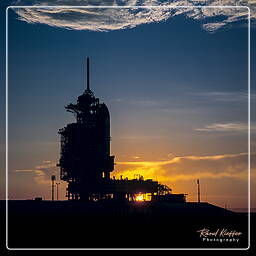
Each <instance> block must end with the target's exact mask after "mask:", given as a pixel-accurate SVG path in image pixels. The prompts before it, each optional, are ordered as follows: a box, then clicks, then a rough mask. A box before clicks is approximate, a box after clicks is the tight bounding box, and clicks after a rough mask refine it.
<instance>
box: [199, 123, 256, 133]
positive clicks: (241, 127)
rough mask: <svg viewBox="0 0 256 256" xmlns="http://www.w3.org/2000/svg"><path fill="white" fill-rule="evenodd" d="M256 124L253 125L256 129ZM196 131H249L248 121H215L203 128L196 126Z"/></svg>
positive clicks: (252, 128)
mask: <svg viewBox="0 0 256 256" xmlns="http://www.w3.org/2000/svg"><path fill="white" fill-rule="evenodd" d="M254 129H255V126H254V125H253V126H252V127H251V130H254ZM195 130H196V131H203V132H248V124H247V123H213V124H209V125H206V126H204V127H202V128H196V129H195Z"/></svg>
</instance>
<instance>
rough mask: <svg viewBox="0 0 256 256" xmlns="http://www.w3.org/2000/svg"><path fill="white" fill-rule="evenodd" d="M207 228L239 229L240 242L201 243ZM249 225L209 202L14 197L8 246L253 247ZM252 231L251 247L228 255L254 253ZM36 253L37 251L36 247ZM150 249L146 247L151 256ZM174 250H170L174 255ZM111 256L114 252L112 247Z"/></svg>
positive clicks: (241, 217) (245, 218) (242, 217)
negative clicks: (138, 201) (21, 199)
mask: <svg viewBox="0 0 256 256" xmlns="http://www.w3.org/2000/svg"><path fill="white" fill-rule="evenodd" d="M0 206H1V219H2V225H1V231H2V232H1V235H2V236H1V237H2V238H4V236H5V201H1V202H0ZM254 224H255V214H251V227H253V226H254ZM203 228H207V229H209V230H210V231H216V230H217V229H220V230H221V229H223V228H224V229H227V230H228V231H231V230H236V231H238V232H242V234H241V235H240V236H239V237H235V238H236V239H237V238H239V241H238V242H226V241H223V242H219V241H215V242H207V241H202V238H200V236H199V233H198V232H197V231H198V230H201V229H203ZM247 229H248V215H247V214H246V213H234V212H231V211H227V210H225V209H222V208H219V207H216V206H213V205H210V204H207V203H200V204H198V203H186V204H173V203H163V202H161V203H150V202H148V203H145V202H144V203H129V204H127V203H126V204H124V203H123V204H116V203H113V202H112V203H111V202H104V203H103V202H101V203H99V202H98V203H82V202H68V201H63V202H61V201H59V202H51V201H42V202H36V201H30V200H27V201H9V214H8V247H9V248H246V247H248V230H247ZM251 231H252V239H251V249H250V250H246V251H245V250H243V251H241V250H240V251H226V253H230V255H249V253H250V252H252V251H253V250H254V251H255V239H254V238H255V235H254V234H255V232H254V230H253V228H251ZM216 238H219V237H216ZM4 241H5V239H1V246H2V248H4V246H5V245H4ZM5 250H6V249H5ZM14 252H17V251H9V253H13V255H16V254H14ZM33 252H34V254H35V251H33ZM37 252H38V251H37ZM40 252H41V253H43V252H42V251H39V253H40ZM48 252H49V251H48ZM80 252H81V251H80ZM87 252H88V251H87ZM125 252H126V253H127V251H125ZM129 252H131V251H129ZM151 252H152V251H147V255H148V254H150V253H151ZM174 252H175V251H169V252H168V253H169V254H172V255H173V253H174ZM217 252H219V253H220V251H182V252H181V251H180V253H183V254H186V255H192V254H195V255H199V254H200V253H203V254H202V255H206V254H208V253H209V254H210V253H211V254H213V253H217ZM18 253H24V251H23V252H22V251H18ZM44 253H45V251H44ZM83 253H86V251H83ZM108 253H110V251H109V252H108ZM133 253H134V251H133ZM141 253H142V252H141ZM238 253H239V254H238ZM27 254H28V253H26V254H25V255H27ZM62 254H64V251H62V253H61V255H62ZM72 254H73V253H72ZM119 254H120V253H119ZM222 254H223V253H222ZM73 255H74V254H73ZM110 255H113V251H112V253H111V254H110ZM157 255H159V252H158V253H157Z"/></svg>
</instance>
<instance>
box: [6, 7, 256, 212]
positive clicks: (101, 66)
mask: <svg viewBox="0 0 256 256" xmlns="http://www.w3.org/2000/svg"><path fill="white" fill-rule="evenodd" d="M216 19H217V18H216ZM8 21H9V28H8V29H9V30H8V31H9V147H10V151H9V159H10V162H9V173H10V180H11V186H10V189H11V195H12V197H13V198H25V197H28V196H30V195H31V196H33V195H42V194H43V195H44V197H46V198H47V196H48V194H47V193H48V190H47V186H48V185H47V181H45V180H44V178H45V176H46V175H48V176H49V175H50V174H51V173H52V172H56V171H57V168H55V167H54V164H56V162H57V160H58V158H59V135H58V134H57V131H58V129H59V128H62V127H63V126H65V125H66V124H67V123H68V122H71V121H73V118H72V115H71V114H69V113H66V112H65V109H64V106H65V105H67V104H68V103H70V102H75V101H76V98H77V96H78V95H80V94H81V93H82V92H83V90H84V89H85V76H86V73H85V70H86V67H85V58H86V57H87V56H89V57H90V59H91V88H92V90H93V91H94V93H95V95H96V96H97V97H99V98H100V99H101V100H102V101H104V102H105V103H106V104H107V106H108V107H109V109H110V113H111V136H112V153H113V154H114V155H115V156H116V161H117V162H118V164H119V165H117V170H116V171H117V173H120V174H121V173H122V172H123V173H125V174H127V173H129V171H131V168H130V165H131V164H130V163H128V162H133V161H135V160H136V161H141V162H142V163H144V162H151V163H152V164H154V163H155V165H154V168H152V169H148V170H146V169H145V168H144V167H143V164H141V166H140V165H139V167H138V168H140V169H143V168H144V169H143V170H142V171H144V173H143V174H144V175H147V174H151V175H152V176H153V178H158V179H160V180H161V178H163V173H165V175H166V177H165V179H163V181H164V182H167V184H168V185H169V184H170V185H171V186H174V187H175V186H176V188H177V190H178V192H189V193H190V194H191V195H192V196H191V199H193V193H194V192H193V186H192V185H191V184H192V183H193V179H195V177H196V176H195V175H202V179H205V184H207V186H208V187H209V195H208V200H212V202H214V203H216V202H217V203H218V202H219V203H220V202H221V203H222V202H224V201H221V200H222V199H220V198H221V196H223V194H224V195H226V197H227V198H231V199H229V200H231V201H232V200H233V201H232V203H231V204H232V205H233V206H234V207H236V206H237V207H238V206H239V207H240V206H243V207H244V206H246V188H247V186H246V178H245V176H244V175H245V173H246V163H244V158H243V154H245V153H246V152H247V133H246V122H247V98H246V97H247V96H246V94H247V82H248V81H247V74H248V67H247V62H248V56H247V54H248V52H247V50H248V49H247V45H248V41H247V39H248V38H247V32H248V31H247V27H246V25H245V24H244V23H237V25H236V26H232V27H223V28H220V29H218V30H216V31H214V33H212V32H209V31H207V30H205V29H203V27H202V21H201V20H192V19H188V18H187V17H185V16H182V15H181V16H177V17H172V18H170V19H167V20H166V21H165V20H162V21H161V22H155V23H149V24H140V25H138V26H136V27H134V28H128V29H116V30H111V31H108V32H98V31H88V30H72V29H64V28H61V27H52V26H49V25H47V24H38V23H36V24H30V23H27V22H26V21H21V20H19V19H18V15H17V14H16V13H15V12H14V11H12V10H10V11H9V19H8ZM1 22H2V23H3V22H4V20H1ZM2 25H3V24H2ZM253 31H254V29H253ZM1 38H2V39H1V41H2V42H1V44H2V45H3V43H4V42H3V37H1ZM252 53H253V54H254V52H252ZM1 55H2V58H1V59H4V56H3V51H1ZM2 70H3V68H2ZM1 80H2V81H3V83H1V84H4V76H1ZM254 81H255V75H254V73H253V76H252V84H253V82H254ZM1 97H3V96H1ZM252 97H253V98H255V94H254V88H252ZM3 139H4V137H3V136H2V141H3ZM254 147H255V145H252V151H255V148H254ZM241 154H242V155H241ZM220 155H221V156H223V158H224V159H228V160H225V161H226V162H225V161H224V160H223V161H222V162H221V163H216V162H214V164H212V163H208V162H205V161H208V160H209V161H212V160H213V159H215V158H213V157H214V156H220ZM230 155H232V157H230ZM191 156H193V157H195V158H197V159H198V161H201V160H202V159H201V158H200V157H202V156H204V157H206V158H205V159H203V161H204V162H203V163H202V162H200V163H199V162H198V163H196V164H195V163H194V162H193V163H190V166H192V167H191V172H189V171H187V170H186V172H185V171H184V166H185V165H184V166H181V167H175V171H174V170H173V169H172V168H170V166H169V165H168V164H172V161H171V160H170V159H172V158H174V157H180V159H181V161H190V160H191ZM184 157H185V158H184ZM186 157H187V158H186ZM207 157H208V158H207ZM209 157H212V158H209ZM236 157H237V159H239V161H241V162H239V161H238V160H237V159H236V160H234V161H233V160H232V162H229V160H230V159H231V158H232V159H235V158H236ZM245 159H246V158H245ZM159 161H167V162H164V164H161V166H162V165H164V166H165V168H166V169H165V172H163V170H162V169H161V168H160V167H159V164H157V163H158V162H159ZM168 161H169V162H168ZM224 162H225V164H224ZM184 164H185V163H184ZM194 164H195V169H193V168H194V167H193V166H194ZM206 164H207V166H211V168H209V170H207V173H204V171H203V169H204V168H206ZM166 165H167V166H166ZM239 166H240V167H241V166H242V167H241V168H244V169H241V170H240V169H239V168H240V167H239ZM136 168H137V167H136ZM159 168H160V169H159ZM179 168H181V169H179ZM187 168H188V166H187V167H186V169H187ZM196 168H198V171H195V170H196ZM216 168H219V169H218V171H216ZM230 168H233V169H234V170H235V171H234V172H232V171H229V170H230ZM153 169H154V170H153ZM238 169H239V170H238ZM36 170H37V172H35V171H36ZM155 170H157V173H156V171H155ZM166 170H167V171H166ZM177 170H178V171H179V173H178V174H177V173H176V171H177ZM40 171H41V172H40ZM131 173H132V171H131ZM166 173H167V174H166ZM200 173H201V174H200ZM127 175H129V174H127ZM214 175H215V176H214ZM40 176H41V178H42V179H40ZM48 176H47V177H48ZM38 177H39V178H38ZM177 177H178V178H177ZM168 179H169V180H168ZM216 179H217V181H218V183H219V184H220V185H218V186H220V188H219V191H220V192H218V193H216V183H215V181H216ZM27 183H29V184H30V185H28V186H27V187H26V189H24V184H27ZM214 183H215V184H214ZM188 184H190V185H189V186H188ZM233 186H240V187H241V191H242V192H241V193H242V197H241V198H240V199H239V200H238V201H239V204H237V203H235V200H236V199H234V198H236V197H237V196H238V194H236V192H234V191H233V189H232V187H233ZM186 187H189V188H188V190H189V191H182V189H184V188H186ZM227 188H228V189H227ZM63 190H64V185H63ZM226 190H227V191H226ZM224 191H226V194H225V193H224ZM37 193H38V194H37ZM220 193H221V194H222V195H220ZM232 198H233V199H232ZM223 200H224V199H223ZM225 200H227V199H225Z"/></svg>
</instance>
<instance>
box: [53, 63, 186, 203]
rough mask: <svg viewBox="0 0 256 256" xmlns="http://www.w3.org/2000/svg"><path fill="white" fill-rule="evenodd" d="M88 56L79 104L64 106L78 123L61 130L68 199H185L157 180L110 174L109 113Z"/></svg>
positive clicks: (61, 167)
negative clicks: (95, 85) (92, 77)
mask: <svg viewBox="0 0 256 256" xmlns="http://www.w3.org/2000/svg"><path fill="white" fill-rule="evenodd" d="M89 67H90V66H89V58H87V87H86V90H85V91H84V93H83V94H82V95H80V96H79V97H78V99H77V103H76V104H72V103H71V104H69V105H67V106H66V107H65V108H66V110H67V111H68V112H71V113H72V114H74V116H75V119H76V122H74V123H70V124H67V125H66V126H65V127H64V128H62V129H60V130H59V134H60V135H61V153H60V160H59V164H58V166H59V167H60V178H61V179H62V180H63V181H66V182H67V183H68V186H67V195H66V196H67V197H68V200H81V201H98V200H117V201H133V200H135V197H136V195H138V194H141V195H145V194H149V196H150V199H151V200H152V201H153V200H155V201H161V200H167V201H172V202H185V201H186V199H185V194H173V193H172V191H171V189H170V188H169V187H167V186H165V185H162V184H160V183H159V182H157V181H154V180H151V179H147V180H144V179H143V177H142V176H141V175H137V177H135V178H134V179H130V180H129V179H128V178H125V179H123V178H122V176H121V178H120V179H115V178H114V177H113V178H111V177H110V173H111V172H112V171H113V170H114V156H112V155H111V154H110V114H109V111H108V108H107V106H106V105H105V104H104V103H100V100H99V99H98V98H96V97H95V96H94V93H93V92H92V91H91V89H90V77H89V74H90V72H89V71H90V70H89Z"/></svg>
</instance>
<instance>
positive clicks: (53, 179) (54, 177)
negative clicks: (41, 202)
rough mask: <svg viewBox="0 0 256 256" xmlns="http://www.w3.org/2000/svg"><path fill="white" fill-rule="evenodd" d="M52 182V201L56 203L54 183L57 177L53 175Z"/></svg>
mask: <svg viewBox="0 0 256 256" xmlns="http://www.w3.org/2000/svg"><path fill="white" fill-rule="evenodd" d="M51 180H52V201H54V181H55V180H56V176H55V175H52V177H51Z"/></svg>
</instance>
